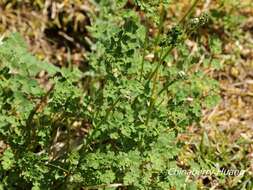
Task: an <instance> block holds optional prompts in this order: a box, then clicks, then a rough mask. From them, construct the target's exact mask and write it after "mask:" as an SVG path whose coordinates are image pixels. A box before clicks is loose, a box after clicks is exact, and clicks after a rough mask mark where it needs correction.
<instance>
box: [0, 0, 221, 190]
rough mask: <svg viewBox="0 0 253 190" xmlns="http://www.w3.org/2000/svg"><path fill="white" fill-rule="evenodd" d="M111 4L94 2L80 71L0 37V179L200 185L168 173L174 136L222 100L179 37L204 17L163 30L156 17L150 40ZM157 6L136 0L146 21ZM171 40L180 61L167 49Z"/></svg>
mask: <svg viewBox="0 0 253 190" xmlns="http://www.w3.org/2000/svg"><path fill="white" fill-rule="evenodd" d="M108 2H109V1H100V2H98V4H97V6H98V8H100V12H99V15H98V18H97V19H95V20H94V23H93V25H92V26H91V27H90V28H89V31H90V34H91V35H92V36H93V38H94V40H95V41H96V43H94V44H93V47H92V52H91V53H90V55H89V69H88V71H86V72H83V71H80V70H79V69H78V68H73V69H67V68H58V67H56V66H53V65H51V64H48V63H46V62H41V61H38V60H37V59H36V58H35V57H33V56H32V55H31V54H30V53H28V52H27V49H26V46H25V44H24V42H23V40H22V39H21V37H20V35H18V34H13V35H11V36H9V37H8V38H7V39H5V41H3V44H1V46H0V61H1V62H0V78H1V81H0V89H1V91H0V99H1V103H0V106H1V111H0V137H1V138H2V139H3V140H4V142H5V143H6V144H8V145H9V148H7V149H6V150H5V151H4V153H3V156H2V158H1V166H0V171H1V172H0V179H1V181H2V182H1V183H2V186H4V187H6V188H8V189H17V188H18V189H22V187H24V188H25V189H28V188H29V189H59V188H66V187H67V188H68V189H78V188H81V187H83V188H84V189H99V188H108V189H109V188H110V187H112V188H113V187H115V186H117V187H121V188H127V189H169V188H176V189H196V188H197V187H196V184H194V182H193V181H189V180H187V176H184V175H183V176H170V175H169V174H168V172H167V171H168V170H169V169H170V168H179V166H178V165H177V163H176V160H177V158H178V155H179V153H180V150H181V146H182V145H181V143H180V142H179V141H178V140H177V136H178V134H179V133H181V132H183V131H185V130H186V127H187V126H189V125H191V124H192V123H193V122H198V121H199V119H200V118H201V109H202V108H203V107H210V106H213V105H215V104H216V103H217V101H218V99H219V98H218V96H217V93H218V85H217V83H216V82H215V81H213V80H212V79H210V78H208V77H207V76H206V75H205V74H204V73H203V72H202V71H201V70H194V67H195V64H196V63H197V62H198V60H199V59H200V57H199V55H198V54H197V53H196V54H191V52H190V50H189V48H188V47H187V46H186V45H185V44H184V40H185V39H187V38H188V37H189V36H190V35H192V34H193V32H194V31H196V30H197V29H198V28H199V27H202V26H203V25H204V24H205V23H206V22H207V20H206V19H205V17H204V16H201V17H199V18H193V20H192V19H188V20H186V21H185V22H182V23H179V24H178V25H177V26H175V27H173V28H172V29H170V30H169V32H168V33H165V32H164V31H163V30H162V27H164V26H163V22H164V21H163V18H159V19H158V20H157V19H156V21H155V22H157V25H156V26H154V27H157V28H158V32H157V34H155V37H152V36H149V35H148V32H147V27H148V26H146V25H145V24H143V23H142V22H141V20H140V17H139V16H138V14H137V13H136V12H135V11H133V10H131V9H127V8H126V7H125V6H124V5H125V3H126V2H125V1H122V2H121V3H120V2H119V3H111V4H110V3H109V4H108ZM159 2H160V1H159ZM157 3H158V1H152V2H151V1H150V2H144V1H136V4H137V6H140V7H141V8H142V9H143V10H144V11H145V12H146V14H147V17H146V19H147V18H148V17H149V16H150V15H151V16H156V15H157V14H156V11H159V12H161V17H163V15H164V14H165V7H166V6H167V5H168V2H167V1H164V2H162V3H159V8H158V4H157ZM104 5H107V6H104ZM157 8H158V9H157ZM185 19H187V18H186V17H185ZM215 44H217V43H215ZM175 47H178V49H177V51H178V55H179V57H180V58H179V59H174V58H173V57H172V56H170V53H171V51H172V50H173V48H175ZM215 51H217V48H216V50H215ZM150 54H151V55H154V58H153V59H152V60H148V59H146V56H147V55H150ZM41 72H43V73H46V74H45V76H44V78H46V82H41V80H40V79H41V78H40V74H41ZM82 131H84V133H83V132H82ZM81 132H82V133H81ZM77 133H79V134H77ZM80 133H81V134H80ZM77 135H79V136H78V137H77ZM114 189H115V188H114Z"/></svg>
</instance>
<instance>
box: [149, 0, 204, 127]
mask: <svg viewBox="0 0 253 190" xmlns="http://www.w3.org/2000/svg"><path fill="white" fill-rule="evenodd" d="M198 2H199V0H194V2H193V4H192V5H191V6H190V7H189V9H188V10H187V12H186V13H185V14H184V16H183V17H182V18H181V19H180V21H179V23H178V24H182V23H183V22H184V21H185V19H186V18H187V17H188V16H189V15H190V14H191V13H192V11H193V10H194V8H195V7H196V6H197V4H198ZM162 11H164V8H163V10H162ZM163 15H164V12H163V13H162V14H161V17H160V27H159V33H158V38H157V39H156V41H155V43H156V45H157V43H158V42H159V38H160V35H161V29H162V25H163V18H162V17H163ZM173 48H174V47H173V46H171V47H170V48H169V49H168V50H167V51H166V52H165V54H164V55H161V59H160V60H159V61H158V64H157V66H156V68H155V70H154V71H153V72H152V73H151V75H150V77H149V80H148V82H150V81H151V80H152V78H153V77H154V84H153V88H152V92H151V97H150V106H149V108H148V115H147V119H146V122H145V124H146V125H148V123H149V119H150V116H151V112H152V109H153V107H154V105H155V102H156V99H157V97H158V96H159V95H160V94H161V93H162V92H163V91H164V90H165V89H162V91H160V92H159V93H158V95H157V96H155V90H156V86H157V80H158V78H159V77H158V71H159V67H160V65H161V64H162V63H163V61H164V60H165V59H166V57H167V56H168V55H169V53H170V52H171V51H172V50H173ZM157 54H158V53H157V52H156V54H155V59H154V61H155V60H156V56H157Z"/></svg>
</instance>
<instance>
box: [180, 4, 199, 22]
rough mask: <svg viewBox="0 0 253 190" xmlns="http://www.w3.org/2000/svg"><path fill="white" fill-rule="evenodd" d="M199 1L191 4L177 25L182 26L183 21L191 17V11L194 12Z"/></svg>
mask: <svg viewBox="0 0 253 190" xmlns="http://www.w3.org/2000/svg"><path fill="white" fill-rule="evenodd" d="M198 2H199V0H194V2H193V3H192V5H191V6H190V7H189V8H188V10H187V11H186V13H185V14H184V15H183V17H182V18H181V19H180V20H179V24H182V23H183V22H184V21H185V19H186V18H187V17H188V16H189V15H191V13H192V11H193V10H194V8H195V7H196V6H197V4H198Z"/></svg>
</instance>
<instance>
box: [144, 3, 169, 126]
mask: <svg viewBox="0 0 253 190" xmlns="http://www.w3.org/2000/svg"><path fill="white" fill-rule="evenodd" d="M164 15H165V9H164V6H163V5H162V10H161V14H160V23H159V31H158V34H157V37H156V40H155V48H156V51H155V57H154V60H153V62H155V61H156V60H157V59H158V55H159V49H157V45H158V43H159V41H160V37H161V34H162V30H163V23H164ZM161 54H162V53H161ZM159 65H160V61H158V62H157V66H156V69H155V71H154V82H153V87H152V91H151V96H150V105H149V108H148V115H147V118H146V122H145V125H148V123H149V119H150V116H151V112H152V109H153V106H154V104H155V97H154V95H155V91H156V87H157V80H158V78H159V73H158V70H159ZM152 78H153V77H151V79H152ZM151 79H150V80H151Z"/></svg>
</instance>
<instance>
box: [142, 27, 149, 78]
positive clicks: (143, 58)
mask: <svg viewBox="0 0 253 190" xmlns="http://www.w3.org/2000/svg"><path fill="white" fill-rule="evenodd" d="M147 44H148V28H146V35H145V40H144V47H143V54H142V61H141V76H140V81H141V79H142V75H143V69H144V62H145V52H146V49H147Z"/></svg>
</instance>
